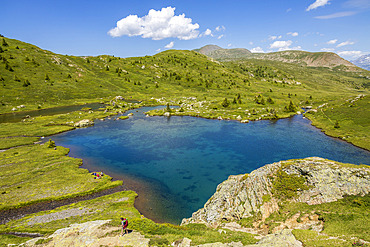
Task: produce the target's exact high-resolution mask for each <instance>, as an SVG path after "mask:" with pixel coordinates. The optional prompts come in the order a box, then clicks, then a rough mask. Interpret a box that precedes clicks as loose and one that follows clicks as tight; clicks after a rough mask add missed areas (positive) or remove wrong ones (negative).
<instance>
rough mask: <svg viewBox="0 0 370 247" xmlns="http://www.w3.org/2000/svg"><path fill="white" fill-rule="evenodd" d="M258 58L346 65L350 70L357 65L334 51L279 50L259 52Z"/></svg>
mask: <svg viewBox="0 0 370 247" xmlns="http://www.w3.org/2000/svg"><path fill="white" fill-rule="evenodd" d="M253 57H254V58H256V59H263V60H273V61H281V62H284V63H295V64H300V65H303V66H309V67H327V68H334V67H337V66H345V68H347V69H348V70H350V71H352V70H356V68H357V67H356V66H355V65H354V64H352V63H350V62H349V61H347V60H345V59H343V58H341V57H340V56H338V55H337V54H335V53H332V52H306V51H279V52H273V53H258V54H254V56H253Z"/></svg>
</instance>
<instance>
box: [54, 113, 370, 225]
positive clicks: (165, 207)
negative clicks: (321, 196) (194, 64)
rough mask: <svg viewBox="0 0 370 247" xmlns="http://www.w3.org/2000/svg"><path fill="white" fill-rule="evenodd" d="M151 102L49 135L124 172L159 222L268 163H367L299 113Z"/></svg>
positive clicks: (93, 165) (92, 161)
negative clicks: (272, 117)
mask: <svg viewBox="0 0 370 247" xmlns="http://www.w3.org/2000/svg"><path fill="white" fill-rule="evenodd" d="M149 109H153V108H149V107H145V108H142V109H139V110H133V111H130V112H133V113H134V116H133V117H130V119H127V120H117V121H113V119H111V120H106V121H99V120H96V121H95V122H96V123H95V126H94V127H91V128H84V129H77V130H74V131H70V132H66V133H62V134H59V135H56V136H53V137H52V139H53V140H54V141H55V142H56V144H57V145H62V146H65V147H69V148H71V153H70V155H71V156H73V157H79V158H82V159H83V160H84V166H85V167H87V168H89V169H90V170H94V169H95V170H103V171H104V172H105V173H108V174H109V175H112V176H113V177H115V178H119V179H123V180H124V182H125V183H126V184H127V185H128V188H130V189H131V188H134V189H135V186H136V188H137V192H138V194H139V198H138V201H139V202H138V203H137V208H138V209H139V210H140V212H142V213H143V214H144V215H145V216H147V217H149V218H153V219H155V220H157V221H162V222H163V221H167V222H172V223H179V222H180V221H181V219H182V218H185V217H190V216H191V214H192V212H194V211H196V210H197V209H199V208H201V207H203V205H204V203H205V202H206V201H207V199H209V198H210V197H211V196H212V194H213V193H214V192H215V190H216V186H217V185H218V184H219V183H221V182H222V181H224V180H225V179H227V177H228V176H229V175H233V174H242V173H248V172H251V171H252V170H254V169H256V168H258V167H261V166H263V165H265V164H269V163H272V162H276V161H280V160H286V159H295V158H306V157H312V156H319V157H323V158H327V159H332V160H336V161H340V162H347V163H354V164H368V165H369V164H370V153H369V152H368V151H365V150H362V149H360V148H357V147H355V146H353V145H351V144H348V143H346V142H344V141H341V140H339V139H335V138H331V137H328V136H326V135H325V134H323V133H322V132H321V131H320V130H318V129H316V128H314V127H312V126H311V125H310V122H309V121H308V120H307V119H303V117H302V116H295V117H292V118H288V119H281V120H278V121H257V122H250V123H248V124H241V123H239V122H236V121H218V120H209V119H202V118H194V117H170V118H166V117H146V116H145V115H144V112H145V111H148V110H149ZM130 112H127V113H130ZM130 181H131V182H130ZM132 181H136V185H133V183H134V182H132ZM138 181H139V182H138ZM138 184H139V185H138ZM140 184H141V185H140ZM130 185H131V187H130Z"/></svg>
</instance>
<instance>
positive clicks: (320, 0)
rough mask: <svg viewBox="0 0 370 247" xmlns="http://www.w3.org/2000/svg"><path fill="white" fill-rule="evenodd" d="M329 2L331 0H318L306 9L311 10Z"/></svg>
mask: <svg viewBox="0 0 370 247" xmlns="http://www.w3.org/2000/svg"><path fill="white" fill-rule="evenodd" d="M327 4H329V0H316V1H315V2H314V3H313V4H311V5H310V6H308V7H307V9H306V11H310V10H313V9H316V8H318V7H322V6H325V5H327Z"/></svg>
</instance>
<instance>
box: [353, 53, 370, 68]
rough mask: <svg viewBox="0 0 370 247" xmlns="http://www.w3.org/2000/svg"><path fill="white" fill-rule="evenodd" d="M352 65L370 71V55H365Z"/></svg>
mask: <svg viewBox="0 0 370 247" xmlns="http://www.w3.org/2000/svg"><path fill="white" fill-rule="evenodd" d="M352 63H353V64H354V65H356V66H358V67H360V68H363V69H366V70H370V54H367V55H363V56H361V57H359V58H357V59H356V60H354V61H352Z"/></svg>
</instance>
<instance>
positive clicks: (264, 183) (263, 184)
mask: <svg viewBox="0 0 370 247" xmlns="http://www.w3.org/2000/svg"><path fill="white" fill-rule="evenodd" d="M280 169H281V170H283V171H284V172H286V173H287V174H289V175H295V176H299V177H304V178H305V180H306V182H305V184H306V185H307V186H308V189H307V190H299V191H297V195H296V197H295V198H293V199H292V200H293V201H296V202H304V203H308V204H320V203H326V202H332V201H336V200H338V199H341V198H343V196H344V195H365V194H367V193H369V192H370V167H369V166H355V165H346V164H342V163H339V162H334V161H330V160H325V159H322V158H316V157H313V158H306V159H299V160H288V161H280V162H277V163H273V164H268V165H265V166H263V167H261V168H259V169H257V170H254V171H253V172H251V173H250V174H249V175H248V174H245V175H237V176H230V177H229V178H228V179H227V180H226V181H224V182H222V183H221V184H220V185H218V186H217V191H216V193H215V194H214V195H213V196H212V197H211V198H210V199H209V200H208V201H207V202H206V204H205V205H204V207H203V208H202V209H199V210H198V211H197V212H195V213H193V215H192V217H191V218H189V219H183V221H182V224H183V225H184V224H189V223H205V224H207V225H208V226H213V227H216V226H219V225H220V224H221V222H222V220H223V219H224V220H227V221H236V220H239V219H241V218H247V217H250V216H252V215H253V214H254V215H256V214H260V215H261V218H262V220H264V219H266V218H267V217H268V216H269V215H270V214H271V213H273V212H275V211H277V210H279V206H278V202H279V198H277V197H276V196H275V195H274V194H273V178H274V176H275V175H276V172H277V171H278V170H280Z"/></svg>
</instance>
